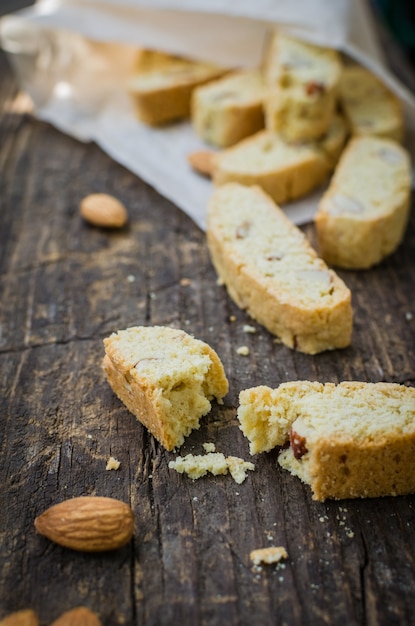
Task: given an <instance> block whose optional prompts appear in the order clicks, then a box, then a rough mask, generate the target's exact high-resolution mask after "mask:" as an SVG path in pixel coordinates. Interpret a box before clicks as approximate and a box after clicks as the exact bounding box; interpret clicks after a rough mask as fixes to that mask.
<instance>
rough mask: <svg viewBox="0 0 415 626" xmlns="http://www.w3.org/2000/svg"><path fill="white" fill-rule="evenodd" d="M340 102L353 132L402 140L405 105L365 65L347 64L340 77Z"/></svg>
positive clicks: (354, 133) (353, 133)
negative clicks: (403, 109)
mask: <svg viewBox="0 0 415 626" xmlns="http://www.w3.org/2000/svg"><path fill="white" fill-rule="evenodd" d="M340 104H341V107H342V109H343V113H344V115H345V117H346V119H347V121H348V124H349V128H350V132H351V134H352V135H358V136H360V135H371V136H377V137H385V138H389V139H394V140H395V141H402V138H403V132H404V119H403V111H402V105H401V103H400V101H399V99H398V98H397V96H395V94H394V93H392V92H391V91H390V90H389V89H388V88H387V87H386V85H384V84H383V83H382V82H381V81H380V80H379V79H378V78H377V77H376V76H374V75H373V74H372V73H371V72H369V70H367V69H366V68H365V67H361V66H360V65H348V66H345V67H344V69H343V72H342V76H341V79H340Z"/></svg>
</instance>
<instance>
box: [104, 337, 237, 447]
mask: <svg viewBox="0 0 415 626" xmlns="http://www.w3.org/2000/svg"><path fill="white" fill-rule="evenodd" d="M104 345H105V357H104V361H103V368H104V372H105V374H106V377H107V380H108V382H109V384H110V385H111V387H112V389H113V391H114V392H115V394H116V395H117V396H118V397H119V399H120V400H121V401H122V402H123V403H124V404H125V405H126V407H127V408H128V409H129V410H130V411H131V413H133V414H134V415H135V416H136V417H137V418H138V419H139V420H140V422H141V423H142V424H144V426H146V427H147V428H148V430H149V431H150V432H151V433H152V434H153V435H154V437H155V438H156V439H157V440H158V441H159V442H160V443H161V444H162V445H163V446H164V447H165V448H166V449H167V450H173V449H174V448H177V447H179V446H181V445H182V443H183V441H184V438H185V437H186V436H187V435H189V433H190V431H191V430H193V429H197V428H199V421H200V418H201V417H202V416H203V415H206V414H207V413H208V412H209V410H210V408H211V400H212V399H213V398H216V399H217V400H218V401H219V402H220V401H221V400H222V398H223V396H225V395H226V394H227V392H228V381H227V379H226V375H225V372H224V369H223V366H222V363H221V361H220V359H219V357H218V355H217V354H216V352H215V351H214V350H213V349H212V348H211V347H210V346H209V345H208V344H206V343H204V342H203V341H200V340H198V339H195V338H194V337H192V336H191V335H188V334H187V333H185V332H184V331H182V330H177V329H174V328H167V327H164V326H148V327H146V326H136V327H132V328H127V329H126V330H120V331H118V332H117V333H113V334H112V335H111V336H110V337H108V338H106V339H104Z"/></svg>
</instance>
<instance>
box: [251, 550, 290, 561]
mask: <svg viewBox="0 0 415 626" xmlns="http://www.w3.org/2000/svg"><path fill="white" fill-rule="evenodd" d="M249 558H250V559H251V561H252V562H253V564H254V565H260V563H267V564H270V563H278V562H279V561H281V559H286V558H288V554H287V551H286V549H285V548H283V547H282V546H272V547H269V548H258V549H257V550H252V552H251V553H250V555H249Z"/></svg>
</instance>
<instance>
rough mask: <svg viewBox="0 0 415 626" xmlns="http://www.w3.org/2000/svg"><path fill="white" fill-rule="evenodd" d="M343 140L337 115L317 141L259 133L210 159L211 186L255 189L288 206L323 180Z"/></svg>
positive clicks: (342, 121)
mask: <svg viewBox="0 0 415 626" xmlns="http://www.w3.org/2000/svg"><path fill="white" fill-rule="evenodd" d="M345 140H346V125H345V122H344V120H343V118H342V117H341V116H339V115H336V116H335V117H334V119H333V121H332V124H331V126H330V130H329V131H328V133H327V134H326V135H324V137H323V138H322V139H321V140H319V141H310V142H295V143H288V142H287V141H285V139H283V137H282V135H281V134H277V133H274V132H271V131H268V130H263V131H260V132H259V133H256V134H255V135H253V136H252V137H248V138H247V139H244V140H242V141H240V142H239V143H237V144H236V145H235V146H232V147H231V148H228V149H227V150H223V151H222V152H220V153H218V154H217V155H215V156H214V157H213V182H214V184H215V185H216V186H219V185H223V184H225V183H229V182H237V183H240V184H241V185H247V186H250V185H259V186H260V187H262V189H263V190H264V191H265V192H266V193H268V194H269V195H270V196H271V197H272V198H273V199H274V200H275V202H277V203H283V202H288V201H290V200H294V199H296V198H299V197H301V196H304V195H306V194H307V193H309V192H310V191H312V190H313V189H315V188H316V187H318V186H319V185H321V184H322V183H323V182H324V181H325V180H326V178H327V176H328V175H329V173H330V172H331V171H332V169H333V167H334V166H335V164H336V162H337V160H338V158H339V156H340V152H341V150H342V148H343V146H344V142H345Z"/></svg>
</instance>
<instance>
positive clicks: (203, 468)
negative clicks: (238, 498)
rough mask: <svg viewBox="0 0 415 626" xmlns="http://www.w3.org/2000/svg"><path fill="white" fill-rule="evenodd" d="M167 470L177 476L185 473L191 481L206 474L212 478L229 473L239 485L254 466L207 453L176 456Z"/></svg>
mask: <svg viewBox="0 0 415 626" xmlns="http://www.w3.org/2000/svg"><path fill="white" fill-rule="evenodd" d="M169 468H170V469H174V470H176V472H178V473H179V474H183V473H185V474H187V475H188V476H189V477H190V478H192V479H193V480H197V479H198V478H202V476H206V474H207V473H208V472H210V473H211V474H213V475H214V476H218V475H219V474H227V473H228V472H229V473H230V474H231V476H232V478H233V479H234V481H235V482H236V483H238V485H240V484H241V483H243V482H244V480H245V479H246V477H247V471H248V470H250V471H253V470H254V469H255V465H254V464H253V463H250V462H248V461H244V460H243V459H240V458H238V457H235V456H228V457H225V455H224V454H222V452H209V453H208V454H204V455H197V454H187V455H186V456H185V457H181V456H178V457H177V458H176V460H175V461H170V463H169Z"/></svg>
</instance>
